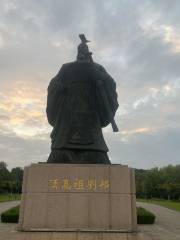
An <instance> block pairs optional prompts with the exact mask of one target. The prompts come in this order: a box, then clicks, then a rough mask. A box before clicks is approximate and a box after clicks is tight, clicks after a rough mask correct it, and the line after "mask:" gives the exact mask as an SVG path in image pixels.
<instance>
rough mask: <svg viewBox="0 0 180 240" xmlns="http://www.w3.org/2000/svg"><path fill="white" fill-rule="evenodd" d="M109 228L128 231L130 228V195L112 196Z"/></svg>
mask: <svg viewBox="0 0 180 240" xmlns="http://www.w3.org/2000/svg"><path fill="white" fill-rule="evenodd" d="M110 209H111V210H110V212H111V214H110V227H111V228H112V229H120V230H123V229H124V230H128V229H129V230H130V229H131V228H132V212H131V211H132V206H131V195H130V194H126V195H121V194H112V195H111V207H110Z"/></svg>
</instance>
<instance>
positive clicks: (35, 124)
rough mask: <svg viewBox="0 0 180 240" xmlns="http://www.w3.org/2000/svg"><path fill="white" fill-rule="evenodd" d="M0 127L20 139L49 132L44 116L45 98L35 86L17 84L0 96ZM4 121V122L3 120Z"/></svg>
mask: <svg viewBox="0 0 180 240" xmlns="http://www.w3.org/2000/svg"><path fill="white" fill-rule="evenodd" d="M0 99H1V103H0V110H1V112H2V113H3V115H1V116H2V117H1V118H0V123H1V126H3V127H4V128H8V129H11V131H12V132H14V133H15V134H17V135H18V136H21V137H33V136H34V137H35V136H37V135H40V134H46V133H47V132H49V131H50V128H49V126H48V123H47V120H46V115H45V102H46V96H45V94H42V93H41V89H39V88H37V86H35V85H28V86H27V85H26V86H24V85H23V84H17V85H15V86H14V88H13V89H9V90H6V93H4V94H3V93H1V94H0ZM5 119H6V120H5Z"/></svg>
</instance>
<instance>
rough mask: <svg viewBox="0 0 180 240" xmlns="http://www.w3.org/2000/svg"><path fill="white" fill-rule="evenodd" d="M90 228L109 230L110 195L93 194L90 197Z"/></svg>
mask: <svg viewBox="0 0 180 240" xmlns="http://www.w3.org/2000/svg"><path fill="white" fill-rule="evenodd" d="M89 228H91V229H92V228H93V229H99V228H101V229H108V228H109V195H108V194H91V195H90V197H89Z"/></svg>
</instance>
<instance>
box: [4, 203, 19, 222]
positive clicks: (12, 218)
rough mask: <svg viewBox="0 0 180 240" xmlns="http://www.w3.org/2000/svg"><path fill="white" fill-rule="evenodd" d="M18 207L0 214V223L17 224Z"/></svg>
mask: <svg viewBox="0 0 180 240" xmlns="http://www.w3.org/2000/svg"><path fill="white" fill-rule="evenodd" d="M18 220H19V206H17V207H13V208H10V209H9V210H7V211H5V212H3V213H2V214H1V221H2V222H4V223H18Z"/></svg>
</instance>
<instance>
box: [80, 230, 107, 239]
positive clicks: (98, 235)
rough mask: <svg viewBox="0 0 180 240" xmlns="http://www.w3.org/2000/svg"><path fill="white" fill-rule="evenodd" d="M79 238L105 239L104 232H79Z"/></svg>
mask: <svg viewBox="0 0 180 240" xmlns="http://www.w3.org/2000/svg"><path fill="white" fill-rule="evenodd" d="M77 240H103V238H102V233H93V232H91V233H88V232H86V233H78V237H77Z"/></svg>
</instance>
